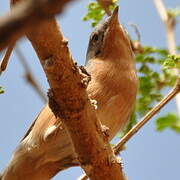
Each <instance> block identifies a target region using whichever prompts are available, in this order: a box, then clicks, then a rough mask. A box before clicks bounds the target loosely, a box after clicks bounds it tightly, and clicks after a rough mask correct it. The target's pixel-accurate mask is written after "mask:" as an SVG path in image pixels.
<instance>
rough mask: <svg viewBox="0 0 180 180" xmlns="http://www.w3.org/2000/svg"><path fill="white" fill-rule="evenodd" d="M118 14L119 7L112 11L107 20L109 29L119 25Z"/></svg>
mask: <svg viewBox="0 0 180 180" xmlns="http://www.w3.org/2000/svg"><path fill="white" fill-rule="evenodd" d="M118 12H119V7H118V6H117V7H116V8H115V9H114V11H113V13H112V15H111V16H110V18H109V28H110V29H111V28H113V27H114V26H116V25H117V24H119V21H118ZM110 29H109V30H110Z"/></svg>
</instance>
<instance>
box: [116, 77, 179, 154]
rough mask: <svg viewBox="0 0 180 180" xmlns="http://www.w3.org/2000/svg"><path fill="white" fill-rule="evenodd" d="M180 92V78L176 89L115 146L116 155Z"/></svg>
mask: <svg viewBox="0 0 180 180" xmlns="http://www.w3.org/2000/svg"><path fill="white" fill-rule="evenodd" d="M179 92H180V77H179V78H178V81H177V83H176V85H175V86H174V88H173V89H172V90H171V91H170V92H169V93H168V94H167V95H166V96H165V97H164V98H163V99H162V100H161V101H160V102H159V103H158V104H157V105H156V106H155V107H154V108H153V109H151V110H150V111H149V112H148V113H147V114H146V115H145V116H144V117H143V119H142V120H141V121H140V122H138V123H137V124H136V125H135V126H134V127H133V128H132V129H131V130H130V131H129V132H128V133H127V134H126V135H125V136H124V137H122V139H121V140H120V141H119V142H118V143H117V144H116V145H115V146H114V148H113V149H114V152H115V154H118V153H119V152H120V151H121V150H122V147H123V145H124V144H125V143H126V142H127V141H129V140H130V139H131V138H132V137H133V135H134V134H136V133H137V132H138V131H139V130H140V129H141V128H142V127H143V126H144V125H145V124H146V123H147V122H148V121H149V120H150V119H151V118H152V117H153V116H154V115H156V114H157V113H158V111H160V109H162V108H163V107H164V106H165V105H166V104H167V103H168V102H169V101H170V100H171V99H172V98H174V97H175V96H176V95H177V94H178V93H179Z"/></svg>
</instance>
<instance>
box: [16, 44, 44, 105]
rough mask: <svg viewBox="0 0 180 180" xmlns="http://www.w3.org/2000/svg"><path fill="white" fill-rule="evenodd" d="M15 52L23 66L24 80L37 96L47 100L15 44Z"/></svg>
mask: <svg viewBox="0 0 180 180" xmlns="http://www.w3.org/2000/svg"><path fill="white" fill-rule="evenodd" d="M15 52H16V54H17V56H18V59H19V61H20V62H21V64H22V66H23V67H24V70H25V79H26V81H27V82H28V83H29V84H30V85H31V86H32V88H33V89H34V90H35V92H37V94H38V95H39V97H40V98H41V99H42V100H43V101H44V102H47V96H46V95H45V94H44V92H43V90H42V88H41V87H40V85H39V84H38V82H37V81H36V80H35V77H34V76H33V74H32V72H31V70H30V68H29V66H28V64H27V62H26V58H25V57H24V55H23V54H22V52H21V51H20V49H19V48H18V47H17V46H16V48H15Z"/></svg>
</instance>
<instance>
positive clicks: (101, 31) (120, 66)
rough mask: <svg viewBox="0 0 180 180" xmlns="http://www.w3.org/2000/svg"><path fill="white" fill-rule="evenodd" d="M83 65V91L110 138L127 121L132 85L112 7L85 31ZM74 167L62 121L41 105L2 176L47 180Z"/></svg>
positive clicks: (125, 44)
mask: <svg viewBox="0 0 180 180" xmlns="http://www.w3.org/2000/svg"><path fill="white" fill-rule="evenodd" d="M86 69H87V72H88V73H89V74H90V75H91V81H90V82H89V85H88V87H87V93H88V95H89V97H90V99H92V100H96V102H97V104H96V106H97V107H96V113H97V117H98V119H99V120H100V121H101V123H102V125H105V126H106V127H108V128H109V141H110V140H111V139H112V138H113V137H114V136H115V135H116V133H117V132H118V131H120V130H122V128H123V127H124V126H125V125H126V123H127V122H128V119H129V117H130V115H131V113H132V110H133V107H134V104H135V100H136V94H137V88H138V80H137V76H136V69H135V57H134V54H133V51H132V48H131V43H130V40H129V38H128V35H127V33H126V31H125V30H124V28H123V27H122V26H121V25H120V24H119V22H118V8H116V9H115V10H114V12H113V14H112V15H111V16H110V17H108V18H107V19H106V20H105V21H104V22H103V23H101V24H99V25H98V26H97V27H96V28H95V30H94V32H93V33H92V34H91V36H90V40H89V46H88V50H87V58H86ZM77 165H79V163H78V161H77V157H76V154H75V152H74V149H73V146H72V144H71V140H70V138H69V136H68V134H67V132H66V130H65V128H64V127H63V124H62V123H59V120H57V119H56V118H55V116H54V115H53V113H52V111H51V110H50V108H49V106H48V105H46V106H45V107H44V108H43V109H42V111H41V112H40V114H39V115H38V117H37V118H36V120H35V122H34V123H33V124H32V126H31V128H30V129H29V131H28V132H27V133H26V135H25V137H24V138H23V139H22V141H21V142H20V144H19V146H18V148H17V149H16V151H15V153H14V154H13V157H12V159H11V161H10V162H9V165H8V166H7V168H6V169H5V171H4V172H3V174H2V180H48V179H50V178H52V177H53V176H54V175H55V174H57V173H58V172H59V171H61V170H64V169H66V168H69V167H72V166H77Z"/></svg>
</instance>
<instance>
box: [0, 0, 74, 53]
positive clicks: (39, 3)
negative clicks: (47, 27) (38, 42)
mask: <svg viewBox="0 0 180 180" xmlns="http://www.w3.org/2000/svg"><path fill="white" fill-rule="evenodd" d="M11 1H12V2H13V3H15V2H18V1H17V0H11ZM70 1H71V0H61V1H59V0H26V1H22V2H21V3H17V5H16V6H15V7H13V8H12V11H11V12H10V13H8V14H6V15H4V16H3V17H2V18H1V19H0V39H1V41H0V50H1V49H3V48H4V47H6V46H7V45H8V44H9V43H12V42H15V41H16V40H17V39H18V38H19V37H21V36H22V35H24V34H25V32H26V31H27V30H30V29H32V27H36V26H35V25H36V24H38V26H39V23H42V22H43V20H45V19H47V18H50V17H52V16H54V15H55V14H57V13H60V12H62V10H63V8H64V6H65V5H66V4H67V3H68V2H70Z"/></svg>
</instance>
